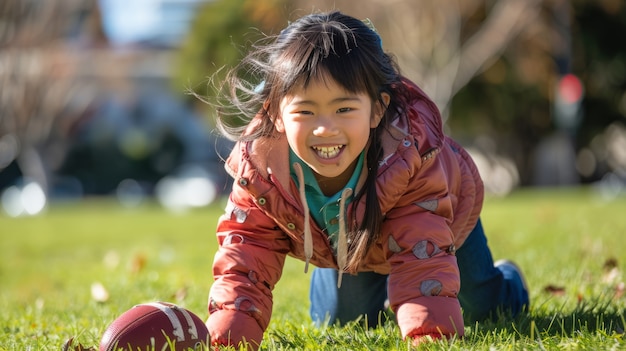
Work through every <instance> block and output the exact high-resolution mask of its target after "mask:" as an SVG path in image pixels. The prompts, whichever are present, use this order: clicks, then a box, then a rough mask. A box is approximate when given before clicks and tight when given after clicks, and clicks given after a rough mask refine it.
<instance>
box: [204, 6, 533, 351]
mask: <svg viewBox="0 0 626 351" xmlns="http://www.w3.org/2000/svg"><path fill="white" fill-rule="evenodd" d="M251 75H252V76H254V77H256V81H255V79H252V81H250V79H243V78H241V77H243V76H246V77H250V76H251ZM227 83H228V84H227V85H226V89H225V90H224V91H225V92H226V93H227V95H226V97H227V98H229V104H227V105H224V106H222V108H220V110H219V116H218V117H219V118H218V126H219V127H220V129H221V130H222V132H223V133H224V134H225V135H226V136H228V137H230V138H231V139H233V140H235V141H237V144H236V145H235V147H234V149H233V150H232V153H231V155H230V156H229V158H228V159H227V161H226V169H227V170H228V171H229V173H230V174H231V175H232V177H233V178H234V179H235V182H234V185H233V189H232V192H231V194H230V196H229V201H228V205H227V207H226V211H225V214H224V215H223V216H222V217H220V219H219V223H218V226H217V238H218V242H219V244H220V247H219V250H218V252H217V253H216V255H215V259H214V263H213V275H214V278H215V281H214V283H213V285H212V287H211V292H210V296H209V313H210V316H209V319H208V321H207V326H208V328H209V331H210V333H211V339H212V340H211V341H212V343H214V344H222V345H238V344H239V343H241V342H247V343H249V345H248V346H250V347H252V348H256V347H258V345H259V344H260V342H261V340H262V338H263V332H264V331H265V329H266V328H267V326H268V324H269V321H270V318H271V313H272V290H273V288H274V286H275V285H276V283H277V282H278V280H279V279H280V276H281V273H282V269H283V264H284V261H285V258H286V256H287V255H291V256H293V257H296V258H300V259H302V260H304V261H305V262H306V266H305V272H306V271H308V269H309V263H310V264H313V265H315V266H316V267H319V268H316V269H315V270H313V274H312V278H311V279H312V280H311V294H310V300H311V317H312V318H313V320H314V321H315V322H316V323H317V324H321V323H323V322H328V323H345V322H349V321H352V320H355V319H357V318H359V317H360V316H365V318H364V320H366V321H367V325H368V326H376V325H377V324H378V323H379V322H381V321H383V320H382V314H381V313H384V312H385V311H386V309H387V307H386V306H389V308H390V309H391V311H392V312H393V313H394V314H395V318H396V320H397V323H398V325H399V327H400V330H401V333H402V337H404V338H411V339H412V340H413V342H414V343H415V344H418V343H420V342H423V341H425V340H430V339H432V338H451V337H454V336H459V337H460V336H462V335H463V333H464V320H463V315H462V312H463V313H464V314H465V318H466V320H471V321H476V320H483V319H485V318H489V317H490V316H494V315H495V313H496V312H497V311H502V312H509V313H511V314H512V315H515V314H517V313H519V312H520V311H521V310H522V309H523V308H524V307H525V306H526V305H527V304H528V293H527V289H526V287H525V283H524V281H523V278H522V276H521V273H520V272H519V269H518V268H517V266H515V265H514V264H512V263H511V262H508V261H507V262H503V263H501V264H496V265H495V266H494V262H493V260H492V258H491V253H490V251H489V247H488V246H487V241H486V239H485V235H484V232H483V230H482V226H481V224H480V220H479V215H480V211H481V207H482V201H483V185H482V181H481V179H480V176H479V174H478V171H477V169H476V166H475V165H474V163H473V162H472V160H471V157H470V156H469V154H468V153H467V152H466V151H465V150H464V149H463V148H462V147H461V146H460V145H459V144H457V143H456V142H455V141H453V140H452V139H450V138H449V137H447V136H446V135H444V133H443V129H442V121H441V117H440V114H439V111H438V109H437V107H436V106H435V105H434V103H433V102H432V101H431V100H430V99H429V98H428V97H427V96H426V95H425V94H424V92H423V91H422V90H421V89H420V88H419V87H417V86H416V85H415V84H414V83H412V82H411V81H409V80H408V79H406V78H404V77H403V76H401V75H400V73H399V70H398V68H397V67H396V64H395V63H394V61H393V60H392V58H391V57H390V56H389V55H388V54H386V53H385V52H384V51H383V49H382V45H381V39H380V37H379V36H378V34H377V33H376V32H375V31H374V30H373V29H371V28H370V27H368V26H367V25H366V24H365V23H364V22H362V21H360V20H357V19H355V18H353V17H350V16H347V15H344V14H342V13H339V12H332V13H321V14H312V15H308V16H305V17H303V18H300V19H299V20H297V21H295V22H294V23H292V24H290V25H289V26H288V27H287V28H286V29H284V30H283V31H282V32H281V34H280V35H279V36H278V37H277V38H275V39H273V40H272V41H271V42H270V43H269V44H268V45H265V46H259V47H257V48H256V50H254V51H252V52H251V53H250V54H249V55H248V56H247V57H246V58H245V59H244V60H243V61H242V63H241V65H240V66H239V67H236V68H235V69H234V70H232V71H231V74H230V76H229V78H228V80H227ZM242 122H243V123H242Z"/></svg>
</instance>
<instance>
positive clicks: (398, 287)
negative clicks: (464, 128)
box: [383, 157, 463, 340]
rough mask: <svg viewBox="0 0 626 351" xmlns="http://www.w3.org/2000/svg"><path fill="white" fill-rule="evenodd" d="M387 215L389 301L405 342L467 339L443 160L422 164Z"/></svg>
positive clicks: (385, 229)
mask: <svg viewBox="0 0 626 351" xmlns="http://www.w3.org/2000/svg"><path fill="white" fill-rule="evenodd" d="M406 189H408V190H407V191H406V192H405V193H404V195H403V196H402V200H401V201H400V203H399V204H398V206H396V207H395V208H393V209H392V210H390V211H389V212H388V213H387V215H386V220H385V224H384V226H385V227H384V228H383V230H384V232H386V233H389V237H388V252H387V257H388V261H389V263H390V266H391V270H390V274H389V302H390V305H391V307H392V309H393V310H394V312H395V313H396V316H397V319H398V325H399V327H400V330H401V332H402V336H403V337H405V338H406V337H412V338H414V339H416V340H419V339H420V338H421V337H423V336H427V335H430V336H432V337H451V336H453V335H459V336H462V335H463V318H462V315H461V307H460V304H459V301H458V299H457V294H458V292H459V289H460V278H459V270H458V266H457V262H456V257H455V256H454V245H453V242H454V240H453V234H452V232H451V230H450V223H451V220H452V208H451V207H452V205H451V200H450V195H449V193H448V187H447V183H446V174H445V171H444V168H443V167H442V165H441V162H440V160H438V157H432V158H430V159H428V160H427V161H425V162H424V163H423V164H422V167H421V168H420V169H419V171H418V172H417V173H416V174H414V175H413V176H412V177H411V179H410V181H409V184H408V187H407V188H406Z"/></svg>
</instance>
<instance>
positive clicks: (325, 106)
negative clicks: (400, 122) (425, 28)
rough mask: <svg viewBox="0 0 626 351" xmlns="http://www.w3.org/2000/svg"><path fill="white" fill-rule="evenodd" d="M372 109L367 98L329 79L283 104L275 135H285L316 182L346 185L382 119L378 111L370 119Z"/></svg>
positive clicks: (294, 94)
mask: <svg viewBox="0 0 626 351" xmlns="http://www.w3.org/2000/svg"><path fill="white" fill-rule="evenodd" d="M373 105H374V104H373V103H372V99H370V97H369V96H368V95H367V94H365V93H350V92H347V91H346V90H344V89H343V88H342V87H341V86H339V85H338V84H337V83H336V82H335V81H334V80H333V79H332V78H328V77H327V79H324V80H322V79H318V80H316V81H312V82H310V83H309V85H308V87H307V88H306V89H304V88H297V89H294V91H292V92H291V93H290V94H289V95H287V96H285V97H284V98H283V99H282V101H281V103H280V116H279V118H277V120H276V129H277V130H278V131H279V132H282V133H285V134H286V136H287V140H288V142H289V146H290V147H291V149H292V150H293V151H294V152H295V153H296V155H298V157H300V159H302V160H303V161H304V162H306V163H307V164H308V165H309V167H311V169H312V170H313V171H314V172H315V173H316V176H317V177H318V182H320V181H321V180H327V178H336V179H337V180H338V181H341V180H343V181H345V182H347V181H348V180H349V179H350V176H351V175H352V173H353V171H354V167H355V165H356V160H357V158H358V156H359V155H360V154H361V152H362V151H363V149H364V148H365V146H366V145H367V142H368V139H369V133H370V128H376V126H377V125H378V122H379V121H380V118H381V116H382V114H383V111H384V110H383V109H381V108H375V110H377V111H375V112H376V113H375V114H373V113H372V107H373ZM376 106H378V104H376ZM343 185H345V183H343V184H341V186H343Z"/></svg>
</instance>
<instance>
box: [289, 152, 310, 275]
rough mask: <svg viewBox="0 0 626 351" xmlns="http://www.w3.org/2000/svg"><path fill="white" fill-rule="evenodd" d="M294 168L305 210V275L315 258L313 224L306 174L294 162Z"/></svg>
mask: <svg viewBox="0 0 626 351" xmlns="http://www.w3.org/2000/svg"><path fill="white" fill-rule="evenodd" d="M293 168H294V169H295V171H296V175H297V176H298V190H299V193H300V201H301V202H302V207H303V209H304V258H305V261H304V273H307V272H308V271H309V261H311V257H313V236H312V235H311V224H310V223H309V216H310V215H309V205H308V204H307V201H306V193H305V190H304V172H303V171H302V166H301V165H300V164H299V163H298V162H294V164H293Z"/></svg>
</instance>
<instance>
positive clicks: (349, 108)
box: [337, 107, 352, 113]
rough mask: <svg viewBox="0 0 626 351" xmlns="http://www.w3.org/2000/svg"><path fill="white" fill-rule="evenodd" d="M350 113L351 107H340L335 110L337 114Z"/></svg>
mask: <svg viewBox="0 0 626 351" xmlns="http://www.w3.org/2000/svg"><path fill="white" fill-rule="evenodd" d="M350 111H352V107H342V108H340V109H337V112H338V113H346V112H350Z"/></svg>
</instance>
